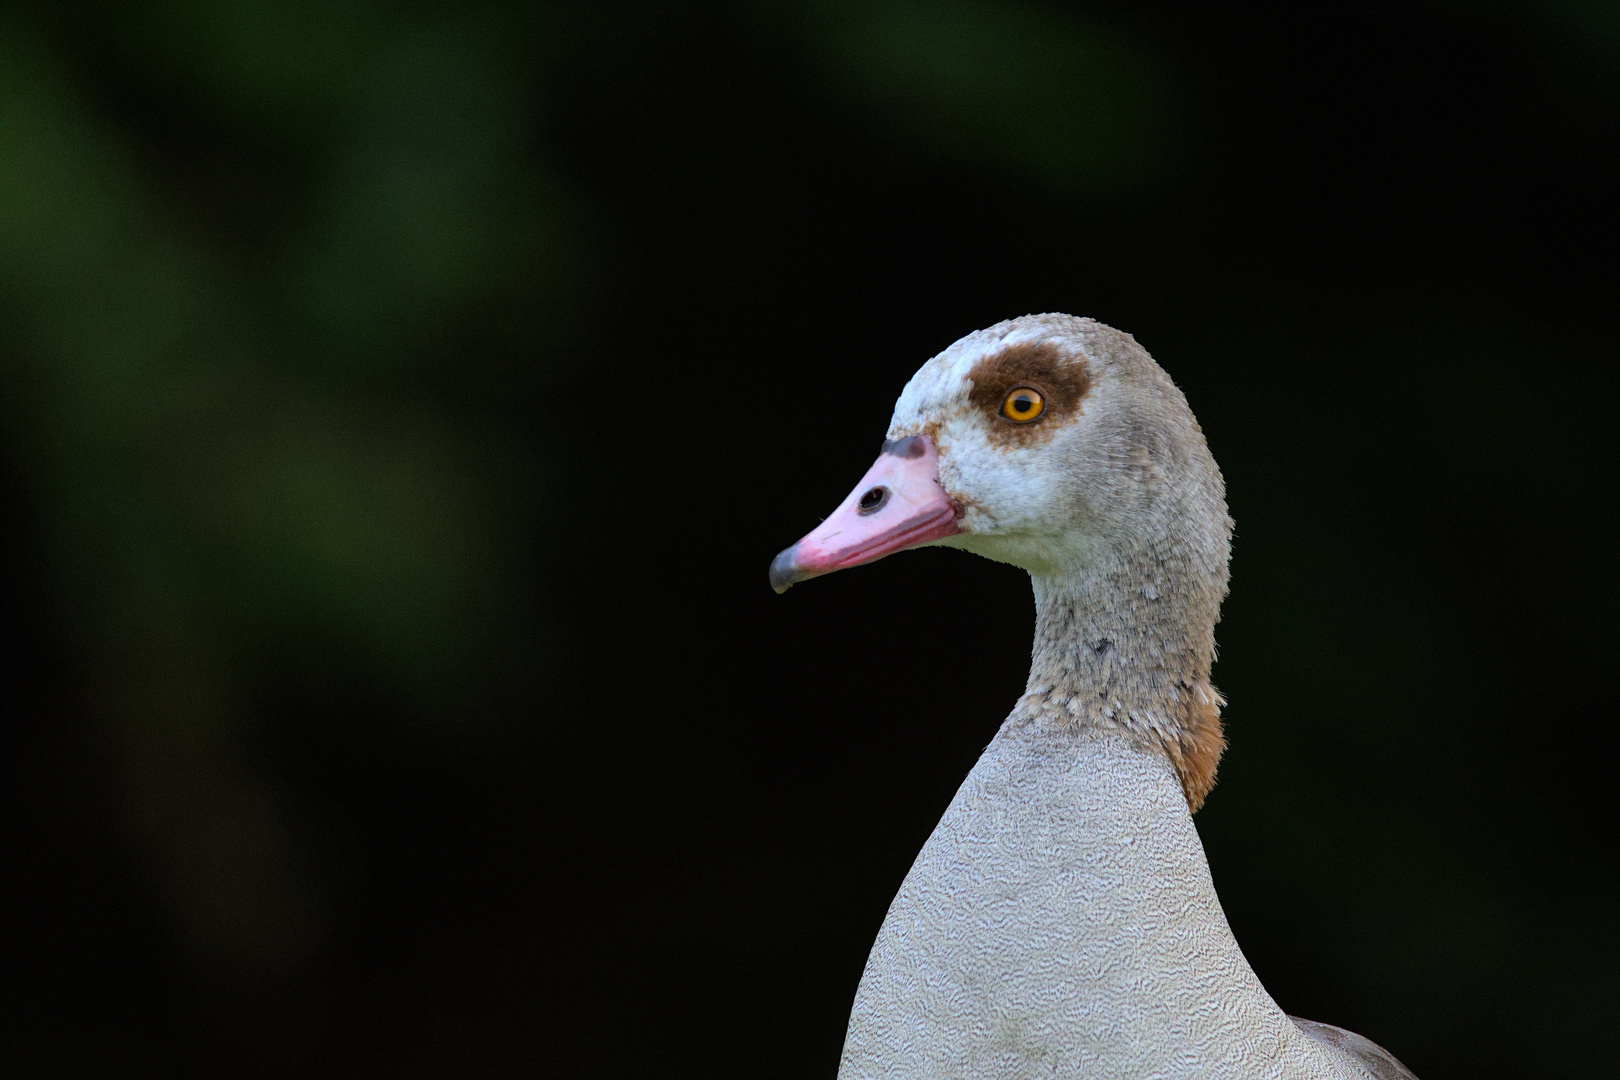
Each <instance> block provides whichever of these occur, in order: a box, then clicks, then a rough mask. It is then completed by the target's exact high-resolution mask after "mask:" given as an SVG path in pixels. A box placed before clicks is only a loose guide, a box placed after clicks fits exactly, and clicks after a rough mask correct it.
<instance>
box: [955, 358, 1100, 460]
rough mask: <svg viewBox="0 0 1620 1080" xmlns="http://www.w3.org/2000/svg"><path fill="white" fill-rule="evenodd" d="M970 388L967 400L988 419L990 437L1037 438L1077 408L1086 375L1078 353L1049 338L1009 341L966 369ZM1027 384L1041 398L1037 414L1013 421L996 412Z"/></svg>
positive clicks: (1087, 382) (1086, 382)
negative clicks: (1027, 419)
mask: <svg viewBox="0 0 1620 1080" xmlns="http://www.w3.org/2000/svg"><path fill="white" fill-rule="evenodd" d="M968 379H969V380H971V381H972V383H973V389H972V391H971V392H970V393H969V394H968V400H969V401H970V402H972V403H973V404H974V405H976V406H977V407H978V408H980V409H982V410H984V412H985V414H986V416H988V417H989V419H990V422H991V423H990V436H991V438H992V439H995V440H996V441H998V442H1004V443H1025V442H1032V441H1037V440H1040V439H1042V438H1043V437H1044V436H1045V435H1046V434H1048V433H1049V432H1050V431H1051V430H1052V429H1053V428H1055V427H1059V426H1061V425H1062V424H1063V422H1064V421H1066V420H1067V419H1069V418H1070V417H1071V416H1073V415H1074V414H1075V413H1077V412H1079V411H1080V402H1081V400H1082V399H1083V398H1084V397H1085V396H1086V394H1087V393H1088V392H1089V391H1090V390H1091V374H1090V372H1089V371H1087V369H1086V362H1085V360H1084V359H1083V358H1081V357H1079V356H1077V355H1075V354H1074V353H1073V352H1071V351H1069V350H1067V349H1064V348H1062V347H1061V346H1059V345H1056V344H1053V343H1052V342H1049V341H1028V342H1024V343H1022V344H1018V345H1009V346H1007V348H1005V349H1002V350H1001V351H1000V352H994V353H991V354H990V355H988V356H986V357H983V358H982V359H980V360H979V362H978V363H976V364H974V365H973V370H971V371H969V372H968ZM1021 386H1031V387H1034V388H1035V389H1036V390H1039V391H1040V392H1041V396H1042V397H1044V398H1045V399H1046V411H1045V412H1043V413H1042V414H1041V417H1040V419H1038V420H1035V421H1032V422H1030V423H1027V424H1018V423H1014V422H1013V421H1011V420H1008V419H1007V418H1006V417H1004V416H1002V415H1001V403H1002V400H1003V399H1005V398H1006V396H1007V393H1008V392H1009V391H1011V390H1015V389H1017V388H1018V387H1021Z"/></svg>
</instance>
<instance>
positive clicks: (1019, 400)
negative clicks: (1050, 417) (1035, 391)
mask: <svg viewBox="0 0 1620 1080" xmlns="http://www.w3.org/2000/svg"><path fill="white" fill-rule="evenodd" d="M1034 407H1035V402H1034V401H1032V400H1030V399H1029V398H1028V397H1025V396H1024V395H1023V394H1019V395H1018V396H1017V397H1015V398H1013V412H1018V413H1026V412H1029V410H1031V409H1033V408H1034Z"/></svg>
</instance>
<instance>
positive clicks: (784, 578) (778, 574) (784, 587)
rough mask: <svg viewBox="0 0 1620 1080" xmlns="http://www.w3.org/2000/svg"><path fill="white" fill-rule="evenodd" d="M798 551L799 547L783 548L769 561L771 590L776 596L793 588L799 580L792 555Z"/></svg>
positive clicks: (797, 569) (796, 545)
mask: <svg viewBox="0 0 1620 1080" xmlns="http://www.w3.org/2000/svg"><path fill="white" fill-rule="evenodd" d="M798 550H799V545H798V544H794V545H793V546H792V547H789V548H783V549H782V550H781V551H780V552H779V553H777V556H776V558H774V559H772V560H771V588H773V589H775V590H776V593H777V595H778V596H780V595H781V594H782V593H785V592H787V591H788V589H790V588H792V587H793V583H794V582H796V581H798V580H800V579H799V567H798V564H796V563H795V562H794V561H793V553H794V552H796V551H798Z"/></svg>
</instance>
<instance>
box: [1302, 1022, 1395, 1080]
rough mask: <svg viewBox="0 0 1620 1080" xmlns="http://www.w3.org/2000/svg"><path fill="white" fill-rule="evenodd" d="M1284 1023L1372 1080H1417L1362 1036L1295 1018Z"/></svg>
mask: <svg viewBox="0 0 1620 1080" xmlns="http://www.w3.org/2000/svg"><path fill="white" fill-rule="evenodd" d="M1288 1019H1290V1020H1292V1021H1293V1022H1294V1026H1295V1027H1297V1028H1299V1030H1301V1031H1303V1032H1304V1033H1305V1034H1306V1035H1308V1036H1310V1037H1311V1038H1312V1039H1315V1040H1316V1041H1317V1042H1319V1043H1321V1044H1322V1045H1323V1046H1326V1047H1328V1048H1330V1049H1332V1050H1338V1051H1340V1052H1342V1053H1345V1054H1348V1055H1350V1056H1351V1057H1352V1058H1354V1059H1355V1060H1356V1061H1357V1062H1359V1063H1360V1064H1361V1065H1363V1066H1365V1067H1366V1069H1367V1072H1368V1075H1370V1076H1372V1077H1373V1080H1417V1077H1416V1076H1415V1075H1413V1073H1412V1070H1411V1069H1408V1068H1407V1067H1406V1066H1405V1065H1402V1064H1401V1063H1400V1062H1399V1061H1398V1060H1396V1058H1395V1055H1394V1054H1392V1053H1390V1052H1389V1051H1388V1050H1385V1049H1384V1048H1383V1047H1382V1046H1379V1045H1378V1044H1377V1043H1375V1042H1373V1041H1372V1040H1371V1039H1369V1038H1367V1037H1366V1036H1363V1035H1357V1034H1356V1033H1355V1032H1353V1031H1346V1030H1344V1028H1342V1027H1334V1026H1333V1025H1332V1024H1320V1023H1317V1022H1316V1021H1315V1020H1303V1019H1301V1018H1300V1017H1297V1016H1290V1017H1289V1018H1288Z"/></svg>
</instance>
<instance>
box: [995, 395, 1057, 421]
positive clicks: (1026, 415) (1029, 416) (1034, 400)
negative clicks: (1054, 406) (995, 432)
mask: <svg viewBox="0 0 1620 1080" xmlns="http://www.w3.org/2000/svg"><path fill="white" fill-rule="evenodd" d="M1045 411H1046V399H1045V398H1043V397H1041V392H1040V391H1039V390H1034V389H1031V388H1030V387H1028V386H1020V387H1018V388H1017V389H1016V390H1010V391H1008V393H1007V396H1006V397H1005V398H1003V399H1002V401H1001V415H1002V416H1005V417H1006V418H1007V419H1009V420H1011V421H1012V422H1013V423H1015V424H1027V423H1029V422H1030V421H1031V420H1038V419H1040V416H1041V413H1043V412H1045Z"/></svg>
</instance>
